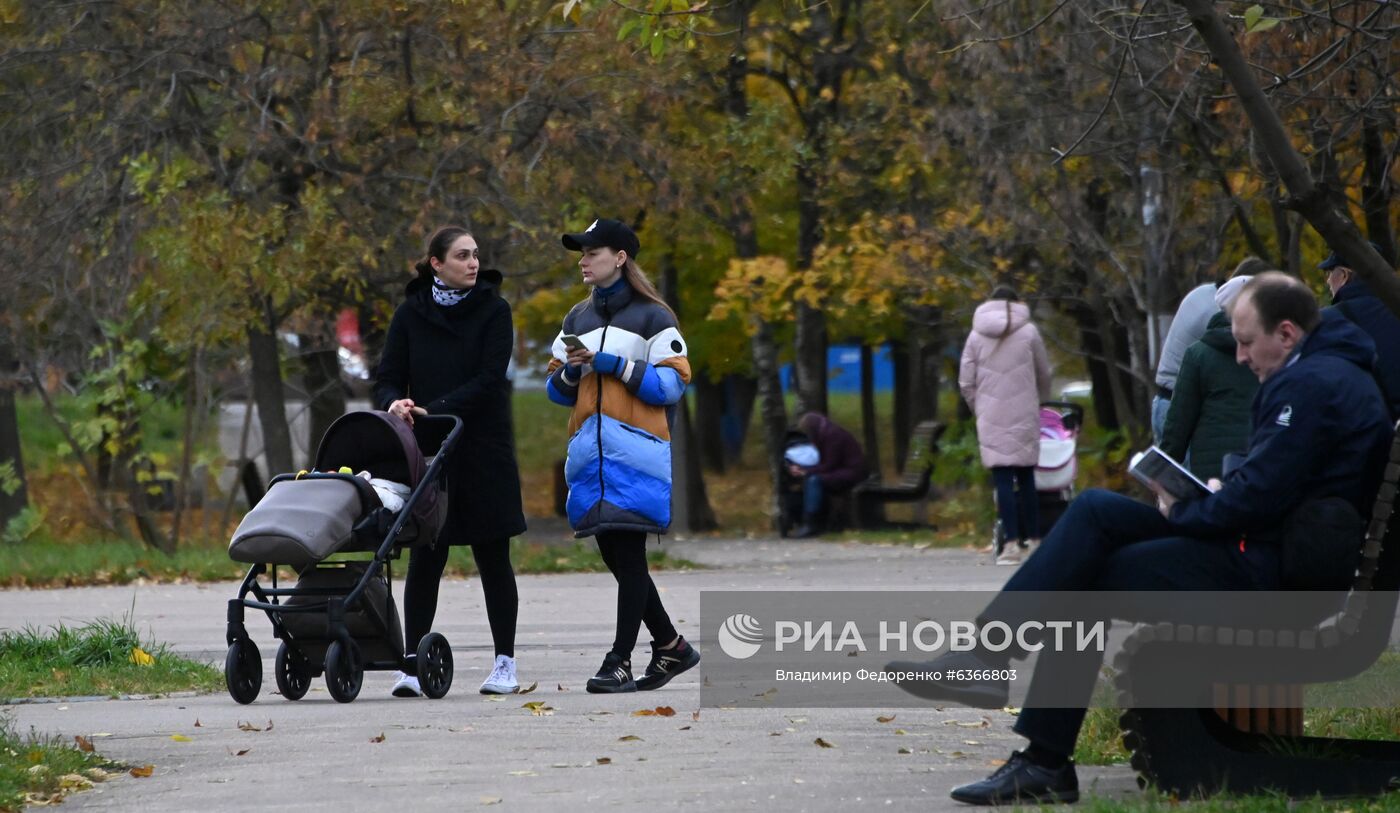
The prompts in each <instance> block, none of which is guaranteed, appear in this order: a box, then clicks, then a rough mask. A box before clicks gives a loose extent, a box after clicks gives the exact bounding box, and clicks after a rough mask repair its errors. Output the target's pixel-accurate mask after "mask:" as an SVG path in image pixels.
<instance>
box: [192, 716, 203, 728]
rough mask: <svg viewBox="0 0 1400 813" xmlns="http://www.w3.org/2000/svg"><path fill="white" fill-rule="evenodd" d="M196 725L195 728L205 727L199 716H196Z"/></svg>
mask: <svg viewBox="0 0 1400 813" xmlns="http://www.w3.org/2000/svg"><path fill="white" fill-rule="evenodd" d="M194 727H195V728H204V723H201V722H200V721H199V718H198V717H196V718H194Z"/></svg>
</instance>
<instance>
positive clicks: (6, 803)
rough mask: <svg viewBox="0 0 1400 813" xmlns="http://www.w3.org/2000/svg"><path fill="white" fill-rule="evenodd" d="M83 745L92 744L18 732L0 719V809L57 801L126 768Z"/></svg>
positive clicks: (18, 808) (11, 809) (8, 812)
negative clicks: (71, 742)
mask: <svg viewBox="0 0 1400 813" xmlns="http://www.w3.org/2000/svg"><path fill="white" fill-rule="evenodd" d="M84 747H86V748H91V747H92V745H91V743H88V744H87V745H86V746H83V745H81V744H69V743H65V742H62V741H60V740H59V739H58V738H56V737H45V736H43V735H40V734H36V733H34V732H33V731H30V732H29V734H27V735H21V734H19V733H18V732H16V731H15V730H14V727H13V726H12V725H11V723H10V721H9V720H7V719H4V718H0V811H4V813H10V811H18V810H20V809H21V808H23V807H24V806H25V805H33V806H35V807H41V806H45V805H51V804H56V803H58V802H61V801H62V800H63V798H64V797H65V796H67V795H68V794H69V793H73V792H75V791H80V790H86V789H87V788H90V787H92V785H93V783H95V782H105V781H106V780H107V779H110V778H111V777H113V776H116V775H118V774H120V773H121V772H122V771H123V770H124V769H125V766H122V765H119V764H117V763H115V762H112V761H110V760H107V759H104V758H103V757H101V756H99V755H98V754H97V753H96V752H95V751H86V750H83V748H84Z"/></svg>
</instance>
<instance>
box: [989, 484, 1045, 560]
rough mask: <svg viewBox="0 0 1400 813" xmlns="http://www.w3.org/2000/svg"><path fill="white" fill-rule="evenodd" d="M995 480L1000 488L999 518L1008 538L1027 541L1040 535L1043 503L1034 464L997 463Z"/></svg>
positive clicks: (998, 496)
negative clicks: (1038, 496)
mask: <svg viewBox="0 0 1400 813" xmlns="http://www.w3.org/2000/svg"><path fill="white" fill-rule="evenodd" d="M992 482H993V483H994V484H996V489H997V519H1000V520H1001V527H1002V529H1003V530H1005V531H1006V539H1007V541H1008V542H1009V541H1012V540H1015V539H1019V540H1021V541H1022V542H1025V541H1027V540H1030V539H1035V538H1036V537H1038V536H1040V517H1039V516H1038V515H1037V512H1038V511H1039V507H1038V505H1037V503H1036V496H1035V467H1034V466H995V467H993V468H992Z"/></svg>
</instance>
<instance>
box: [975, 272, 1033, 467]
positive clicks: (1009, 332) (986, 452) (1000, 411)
mask: <svg viewBox="0 0 1400 813" xmlns="http://www.w3.org/2000/svg"><path fill="white" fill-rule="evenodd" d="M958 387H959V389H961V390H962V395H963V398H965V399H967V403H968V406H970V407H972V411H973V414H975V415H976V416H977V442H978V445H979V446H980V447H981V450H982V465H984V466H986V467H987V468H992V467H993V466H1034V465H1035V464H1036V460H1037V459H1038V458H1039V456H1040V402H1041V401H1043V400H1047V399H1048V398H1049V397H1050V361H1049V358H1048V357H1047V356H1046V354H1045V343H1044V342H1042V341H1041V340H1040V331H1038V330H1036V329H1035V325H1033V324H1031V311H1030V308H1028V307H1027V306H1026V304H1025V303H1024V302H1011V301H1009V300H1004V299H994V300H991V301H990V302H984V303H982V304H981V305H979V306H978V307H977V311H976V313H974V314H973V316H972V333H971V335H969V336H968V337H967V345H966V346H965V347H963V354H962V366H961V368H960V369H959V371H958Z"/></svg>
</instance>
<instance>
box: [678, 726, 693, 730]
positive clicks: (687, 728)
mask: <svg viewBox="0 0 1400 813" xmlns="http://www.w3.org/2000/svg"><path fill="white" fill-rule="evenodd" d="M676 730H677V731H689V730H690V726H688V725H683V726H681V727H680V728H678V729H676Z"/></svg>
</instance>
